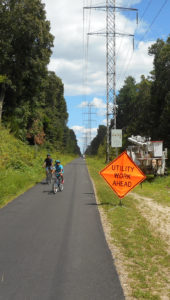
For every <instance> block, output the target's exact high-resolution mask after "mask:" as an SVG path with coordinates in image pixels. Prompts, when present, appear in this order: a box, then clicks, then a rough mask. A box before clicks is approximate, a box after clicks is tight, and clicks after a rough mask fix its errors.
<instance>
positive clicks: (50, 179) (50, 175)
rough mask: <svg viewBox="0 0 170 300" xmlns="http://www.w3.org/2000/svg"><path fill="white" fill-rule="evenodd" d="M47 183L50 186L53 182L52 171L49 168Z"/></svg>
mask: <svg viewBox="0 0 170 300" xmlns="http://www.w3.org/2000/svg"><path fill="white" fill-rule="evenodd" d="M46 182H47V183H48V184H50V183H51V182H52V173H51V169H50V168H48V170H47V176H46Z"/></svg>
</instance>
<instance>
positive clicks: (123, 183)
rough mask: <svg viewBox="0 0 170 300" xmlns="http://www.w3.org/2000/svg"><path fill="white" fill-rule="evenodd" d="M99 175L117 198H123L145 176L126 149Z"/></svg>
mask: <svg viewBox="0 0 170 300" xmlns="http://www.w3.org/2000/svg"><path fill="white" fill-rule="evenodd" d="M100 175H101V176H102V177H103V178H104V179H105V181H106V182H107V183H108V184H109V186H110V187H111V188H112V189H113V191H114V192H115V193H116V194H117V196H118V197H119V198H123V197H124V196H125V195H126V194H127V193H128V192H130V191H131V190H132V189H133V188H134V187H135V186H137V185H138V184H139V183H141V182H142V181H143V180H145V178H146V176H145V174H144V173H143V172H142V171H141V170H140V169H139V167H138V166H137V165H136V164H135V163H134V161H133V160H132V159H131V158H130V157H129V156H128V154H127V153H126V151H125V152H123V153H122V154H120V155H119V156H118V157H117V158H116V159H114V160H113V161H112V162H111V163H109V164H108V165H107V166H106V167H105V168H104V169H103V170H101V171H100Z"/></svg>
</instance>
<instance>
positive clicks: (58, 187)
mask: <svg viewBox="0 0 170 300" xmlns="http://www.w3.org/2000/svg"><path fill="white" fill-rule="evenodd" d="M63 189H64V185H63V183H62V177H61V174H57V175H56V174H55V178H54V183H53V192H54V194H56V193H57V192H59V191H60V192H62V191H63Z"/></svg>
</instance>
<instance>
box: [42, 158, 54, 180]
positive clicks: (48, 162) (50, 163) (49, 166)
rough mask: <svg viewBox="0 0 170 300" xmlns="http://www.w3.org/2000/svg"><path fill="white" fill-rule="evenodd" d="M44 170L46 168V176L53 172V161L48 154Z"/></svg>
mask: <svg viewBox="0 0 170 300" xmlns="http://www.w3.org/2000/svg"><path fill="white" fill-rule="evenodd" d="M43 168H46V175H47V174H48V172H49V171H50V172H51V173H52V170H53V160H52V158H51V155H50V154H47V158H46V159H45V160H44V164H43Z"/></svg>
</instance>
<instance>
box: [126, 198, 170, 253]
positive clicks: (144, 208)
mask: <svg viewBox="0 0 170 300" xmlns="http://www.w3.org/2000/svg"><path fill="white" fill-rule="evenodd" d="M130 196H132V197H134V198H135V199H136V200H137V206H138V209H139V210H140V212H141V214H142V215H143V216H144V217H145V218H146V219H147V221H149V223H150V225H151V226H152V229H153V230H154V231H155V232H157V233H159V234H160V238H161V239H162V240H164V241H165V242H166V244H167V246H168V248H167V251H168V253H170V207H168V206H163V205H161V204H158V203H157V202H156V201H154V200H153V199H151V198H147V197H144V196H141V195H139V194H136V193H133V192H131V193H130Z"/></svg>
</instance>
